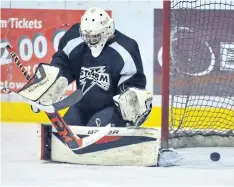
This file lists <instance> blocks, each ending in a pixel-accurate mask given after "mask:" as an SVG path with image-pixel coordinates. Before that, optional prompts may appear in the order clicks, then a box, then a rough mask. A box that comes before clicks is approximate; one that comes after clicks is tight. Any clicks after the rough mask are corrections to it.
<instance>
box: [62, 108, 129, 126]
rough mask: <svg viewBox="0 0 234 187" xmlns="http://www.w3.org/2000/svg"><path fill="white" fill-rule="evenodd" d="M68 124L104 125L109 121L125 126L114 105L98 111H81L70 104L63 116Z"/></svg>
mask: <svg viewBox="0 0 234 187" xmlns="http://www.w3.org/2000/svg"><path fill="white" fill-rule="evenodd" d="M64 120H65V122H66V123H67V124H68V125H77V126H90V127H94V126H106V125H107V124H109V123H111V124H113V126H115V127H125V122H124V120H123V119H122V117H121V114H120V113H119V111H118V110H117V108H116V107H115V106H109V107H106V108H104V109H102V110H100V111H98V112H95V113H90V112H82V111H81V110H79V108H78V107H77V106H76V105H73V106H71V107H70V108H69V109H68V111H67V113H66V114H65V116H64Z"/></svg>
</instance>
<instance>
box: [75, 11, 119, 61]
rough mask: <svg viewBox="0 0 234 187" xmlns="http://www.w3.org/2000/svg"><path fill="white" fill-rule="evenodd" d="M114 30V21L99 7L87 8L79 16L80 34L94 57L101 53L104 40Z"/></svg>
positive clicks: (106, 39)
mask: <svg viewBox="0 0 234 187" xmlns="http://www.w3.org/2000/svg"><path fill="white" fill-rule="evenodd" d="M114 32H115V27H114V21H113V20H112V19H111V18H110V16H109V15H108V14H107V12H106V11H104V10H103V9H101V8H97V7H92V8H89V9H88V10H86V11H85V13H84V15H83V16H82V17H81V24H80V34H81V37H82V39H83V40H84V42H85V43H86V44H87V45H88V46H89V48H90V50H91V52H92V55H93V56H94V57H97V56H99V55H100V54H101V52H102V50H103V48H104V46H105V44H106V42H107V41H108V39H109V38H110V37H111V36H112V35H113V34H114Z"/></svg>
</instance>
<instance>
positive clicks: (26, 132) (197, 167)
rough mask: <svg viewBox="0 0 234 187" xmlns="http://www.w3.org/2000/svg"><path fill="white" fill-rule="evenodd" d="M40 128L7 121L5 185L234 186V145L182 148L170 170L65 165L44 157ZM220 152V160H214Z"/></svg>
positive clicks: (3, 165)
mask: <svg viewBox="0 0 234 187" xmlns="http://www.w3.org/2000/svg"><path fill="white" fill-rule="evenodd" d="M36 131H37V125H20V124H1V185H2V186H8V185H13V186H24V187H26V186H30V187H33V186H43V187H44V186H48V187H49V186H56V187H59V186H64V187H69V186H76V187H80V186H82V187H89V186H94V187H95V186H100V187H112V186H113V187H117V186H118V187H131V186H133V187H151V186H155V187H157V186H234V148H192V149H180V150H179V151H180V152H181V153H183V154H184V156H185V160H184V161H183V162H182V165H181V166H177V167H170V168H158V167H110V166H106V167H103V166H85V165H73V164H60V163H49V162H46V161H41V160H39V157H38V154H37V151H38V145H37V132H36ZM214 151H216V152H219V153H220V154H221V159H220V161H218V162H213V161H211V160H210V158H209V156H210V153H211V152H214ZM97 154H98V153H97ZM123 156H124V155H123Z"/></svg>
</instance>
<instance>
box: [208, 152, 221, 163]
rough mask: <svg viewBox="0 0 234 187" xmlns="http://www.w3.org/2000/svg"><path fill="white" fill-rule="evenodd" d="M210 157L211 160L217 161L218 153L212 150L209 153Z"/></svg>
mask: <svg viewBox="0 0 234 187" xmlns="http://www.w3.org/2000/svg"><path fill="white" fill-rule="evenodd" d="M210 159H211V160H212V161H215V162H216V161H219V159H220V154H219V153H217V152H213V153H211V154H210Z"/></svg>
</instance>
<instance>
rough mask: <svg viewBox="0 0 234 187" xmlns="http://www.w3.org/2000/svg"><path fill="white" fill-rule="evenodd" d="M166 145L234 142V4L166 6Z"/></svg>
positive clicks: (175, 2) (218, 0) (199, 1)
mask: <svg viewBox="0 0 234 187" xmlns="http://www.w3.org/2000/svg"><path fill="white" fill-rule="evenodd" d="M162 69H163V75H162V76H163V77H162V80H163V82H162V142H161V143H162V147H163V148H167V147H168V146H172V147H175V148H176V147H196V146H197V147H203V146H234V2H231V1H228V0H187V1H185V0H171V1H164V7H163V67H162Z"/></svg>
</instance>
